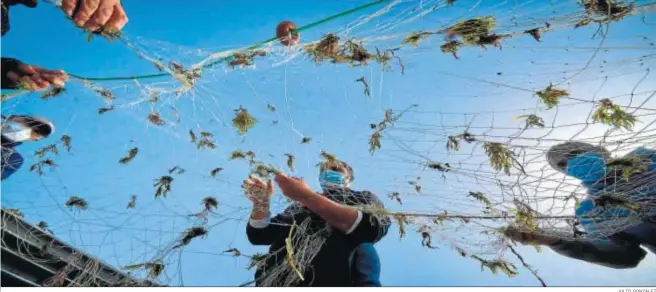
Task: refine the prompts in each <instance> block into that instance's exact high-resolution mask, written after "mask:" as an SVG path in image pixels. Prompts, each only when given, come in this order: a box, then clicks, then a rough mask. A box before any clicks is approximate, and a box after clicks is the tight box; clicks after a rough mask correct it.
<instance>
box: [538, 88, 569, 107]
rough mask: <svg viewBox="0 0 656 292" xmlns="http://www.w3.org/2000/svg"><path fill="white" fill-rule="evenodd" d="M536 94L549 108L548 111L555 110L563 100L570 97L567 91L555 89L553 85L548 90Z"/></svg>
mask: <svg viewBox="0 0 656 292" xmlns="http://www.w3.org/2000/svg"><path fill="white" fill-rule="evenodd" d="M535 94H536V95H537V96H538V97H539V98H540V100H541V101H542V103H544V104H545V105H546V106H547V109H552V108H554V107H555V106H557V105H558V104H559V103H560V99H561V98H563V97H567V96H569V92H567V90H564V89H558V88H554V87H553V84H549V86H547V88H545V89H544V90H540V91H537V92H535Z"/></svg>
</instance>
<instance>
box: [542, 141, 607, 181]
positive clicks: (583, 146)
mask: <svg viewBox="0 0 656 292" xmlns="http://www.w3.org/2000/svg"><path fill="white" fill-rule="evenodd" d="M609 158H610V152H608V150H607V149H606V148H604V147H601V146H595V145H592V144H588V143H583V142H566V143H562V144H558V145H555V146H553V147H551V148H550V149H549V151H547V160H548V161H549V165H551V167H553V168H554V169H555V170H557V171H559V172H561V173H565V174H567V175H571V176H573V177H576V178H578V179H581V180H584V181H593V180H597V179H599V176H601V175H603V173H604V169H605V161H606V160H608V159H609Z"/></svg>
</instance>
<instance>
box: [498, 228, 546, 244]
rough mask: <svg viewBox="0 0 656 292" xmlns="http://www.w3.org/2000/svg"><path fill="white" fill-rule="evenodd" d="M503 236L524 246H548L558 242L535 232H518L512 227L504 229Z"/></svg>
mask: <svg viewBox="0 0 656 292" xmlns="http://www.w3.org/2000/svg"><path fill="white" fill-rule="evenodd" d="M505 235H506V236H507V237H508V238H510V239H512V240H514V241H517V242H519V243H521V244H526V245H529V244H530V245H550V244H554V243H556V242H557V241H558V239H557V238H553V237H550V236H547V235H542V234H539V233H537V232H530V231H523V230H519V229H518V228H516V227H513V226H510V227H508V228H507V229H506V231H505Z"/></svg>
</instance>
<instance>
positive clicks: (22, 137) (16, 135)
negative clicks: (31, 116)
mask: <svg viewBox="0 0 656 292" xmlns="http://www.w3.org/2000/svg"><path fill="white" fill-rule="evenodd" d="M2 135H3V136H5V138H7V139H9V140H11V141H13V142H23V141H27V140H30V139H32V129H24V130H20V131H15V132H9V133H2Z"/></svg>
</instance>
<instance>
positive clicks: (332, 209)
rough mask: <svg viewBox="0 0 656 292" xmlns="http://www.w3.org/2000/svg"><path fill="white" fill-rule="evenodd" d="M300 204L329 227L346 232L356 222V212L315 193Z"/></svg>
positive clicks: (307, 195) (308, 195) (309, 194)
mask: <svg viewBox="0 0 656 292" xmlns="http://www.w3.org/2000/svg"><path fill="white" fill-rule="evenodd" d="M304 198H305V199H304V200H302V201H300V203H301V204H302V205H303V206H305V207H307V208H308V209H310V210H312V212H314V213H316V214H317V215H319V217H321V218H323V220H326V222H328V224H330V225H331V226H333V227H335V228H337V229H339V230H341V231H343V232H348V231H349V230H350V229H351V228H352V227H353V224H355V223H356V221H357V220H358V216H359V215H358V212H359V211H358V210H357V209H355V208H353V207H350V206H345V205H341V204H338V203H336V202H333V201H331V200H330V199H328V198H326V197H324V196H321V195H319V194H317V193H314V192H312V193H308V194H306V196H304Z"/></svg>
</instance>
